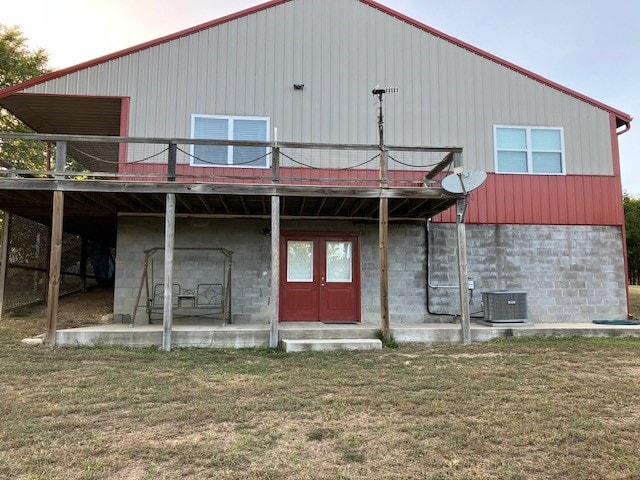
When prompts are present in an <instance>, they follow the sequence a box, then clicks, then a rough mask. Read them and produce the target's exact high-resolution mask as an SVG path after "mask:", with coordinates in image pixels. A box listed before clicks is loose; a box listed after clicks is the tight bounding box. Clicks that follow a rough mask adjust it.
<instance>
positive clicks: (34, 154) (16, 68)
mask: <svg viewBox="0 0 640 480" xmlns="http://www.w3.org/2000/svg"><path fill="white" fill-rule="evenodd" d="M48 59H49V57H48V55H47V53H46V52H45V51H44V50H43V49H41V48H38V49H36V50H31V49H30V48H29V46H28V45H27V39H26V37H25V36H24V35H23V34H22V31H21V30H20V28H19V27H15V26H14V27H6V26H4V25H2V24H0V88H6V87H10V86H12V85H16V84H18V83H21V82H24V81H26V80H29V79H31V78H33V77H37V76H39V75H42V74H44V73H47V72H48V71H50V70H49V68H48V67H47V62H48ZM31 131H32V130H31V129H30V128H29V127H27V126H26V125H25V124H24V123H22V122H21V121H20V120H18V119H17V118H16V117H15V116H13V115H12V114H11V113H10V112H8V111H7V110H5V109H2V108H0V132H14V133H20V132H23V133H24V132H31ZM0 160H4V162H1V163H4V164H11V165H13V166H15V167H16V168H18V169H31V170H41V169H43V168H44V155H43V146H42V144H40V143H35V142H27V141H17V140H11V141H9V140H6V141H1V139H0Z"/></svg>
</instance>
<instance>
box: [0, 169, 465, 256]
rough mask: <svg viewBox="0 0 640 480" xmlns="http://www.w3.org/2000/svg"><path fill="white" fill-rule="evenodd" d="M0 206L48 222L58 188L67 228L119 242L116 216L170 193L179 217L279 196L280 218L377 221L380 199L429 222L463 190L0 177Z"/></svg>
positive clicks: (251, 212)
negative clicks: (457, 192)
mask: <svg viewBox="0 0 640 480" xmlns="http://www.w3.org/2000/svg"><path fill="white" fill-rule="evenodd" d="M0 182H1V183H2V185H1V187H2V188H0V209H2V210H6V211H9V212H11V213H13V214H16V215H20V216H23V217H26V218H29V219H32V220H34V221H37V222H40V223H43V224H46V225H49V224H50V222H51V212H52V204H53V191H54V190H61V191H63V192H64V194H65V196H64V198H65V200H64V202H65V203H64V230H65V231H67V232H69V233H73V234H77V235H84V236H87V237H88V238H94V239H100V240H101V241H103V242H107V243H110V244H112V245H115V240H116V231H117V229H116V226H117V217H118V215H123V214H125V215H141V216H144V215H154V216H155V215H158V216H160V215H164V212H165V205H166V204H165V198H166V197H165V196H166V194H167V193H174V194H175V195H176V214H177V215H178V216H193V217H209V218H231V217H233V218H242V217H245V218H269V217H270V215H271V200H270V199H271V197H272V196H274V195H278V196H279V197H280V198H281V201H280V215H281V218H283V219H289V218H305V219H333V220H351V221H377V219H378V215H379V204H380V202H379V200H380V198H388V199H389V218H390V220H391V221H407V220H424V219H427V218H430V217H432V216H434V215H436V214H438V213H440V212H442V211H444V210H446V209H448V208H449V207H450V206H452V205H454V204H455V202H456V200H457V199H458V198H459V197H461V196H460V195H456V194H452V193H449V192H447V191H445V190H443V189H442V188H440V187H430V188H423V189H417V188H388V189H380V188H373V187H372V188H358V189H351V188H345V187H297V186H289V185H215V184H184V183H175V184H171V183H163V184H151V183H144V184H143V183H138V182H136V183H127V182H114V181H77V180H53V179H35V178H34V179H27V178H20V179H2V180H0Z"/></svg>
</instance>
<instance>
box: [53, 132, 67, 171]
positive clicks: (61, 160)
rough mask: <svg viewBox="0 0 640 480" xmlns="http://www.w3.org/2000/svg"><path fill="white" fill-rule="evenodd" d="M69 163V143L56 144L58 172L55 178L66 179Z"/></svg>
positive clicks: (59, 142)
mask: <svg viewBox="0 0 640 480" xmlns="http://www.w3.org/2000/svg"><path fill="white" fill-rule="evenodd" d="M66 162H67V142H62V141H58V142H56V170H55V178H57V179H60V178H61V179H64V172H65V169H66Z"/></svg>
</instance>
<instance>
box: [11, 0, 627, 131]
mask: <svg viewBox="0 0 640 480" xmlns="http://www.w3.org/2000/svg"><path fill="white" fill-rule="evenodd" d="M289 1H291V0H271V1H269V2H266V3H262V4H260V5H257V6H255V7H250V8H247V9H245V10H241V11H240V12H237V13H234V14H231V15H227V16H225V17H222V18H219V19H216V20H213V21H210V22H207V23H203V24H201V25H197V26H195V27H191V28H188V29H186V30H182V31H180V32H177V33H174V34H171V35H167V36H164V37H161V38H158V39H156V40H151V41H149V42H145V43H142V44H140V45H136V46H134V47H130V48H127V49H124V50H121V51H119V52H115V53H112V54H109V55H105V56H102V57H99V58H97V59H95V60H89V61H87V62H84V63H81V64H79V65H75V66H72V67H68V68H65V69H62V70H59V71H56V72H52V73H48V74H46V75H43V76H41V77H37V78H34V79H31V80H28V81H26V82H23V83H21V84H18V85H14V86H12V87H8V88H5V89H4V90H0V99H1V98H4V97H6V96H7V95H10V94H11V93H14V92H17V91H19V90H24V89H26V88H29V87H32V86H34V85H38V84H40V83H44V82H47V81H49V80H53V79H55V78H59V77H61V76H64V75H68V74H71V73H75V72H77V71H79V70H83V69H85V68H89V67H94V66H96V65H99V64H101V63H105V62H108V61H111V60H115V59H117V58H120V57H124V56H126V55H131V54H132V53H136V52H139V51H141V50H144V49H147V48H151V47H155V46H158V45H161V44H163V43H167V42H170V41H172V40H176V39H178V38H181V37H185V36H188V35H192V34H194V33H198V32H200V31H202V30H206V29H208V28H212V27H216V26H218V25H221V24H223V23H226V22H230V21H232V20H236V19H238V18H241V17H244V16H247V15H251V14H254V13H256V12H259V11H261V10H265V9H268V8H271V7H275V6H278V5H281V4H284V3H287V2H289ZM359 1H360V2H362V3H364V4H365V5H368V6H370V7H372V8H375V9H377V10H380V11H381V12H383V13H386V14H388V15H391V16H393V17H395V18H397V19H398V20H401V21H403V22H406V23H408V24H409V25H412V26H414V27H416V28H419V29H421V30H423V31H425V32H427V33H429V34H431V35H434V36H436V37H439V38H441V39H443V40H445V41H447V42H450V43H452V44H454V45H456V46H458V47H461V48H464V49H465V50H468V51H470V52H472V53H475V54H477V55H479V56H481V57H484V58H486V59H488V60H491V61H493V62H495V63H497V64H499V65H502V66H504V67H506V68H509V69H511V70H513V71H515V72H518V73H520V74H522V75H524V76H526V77H529V78H531V79H533V80H536V81H538V82H540V83H542V84H544V85H547V86H549V87H551V88H555V89H556V90H559V91H561V92H563V93H566V94H568V95H571V96H572V97H575V98H577V99H579V100H582V101H584V102H586V103H589V104H591V105H593V106H595V107H598V108H601V109H603V110H605V111H608V112H610V113H613V114H614V115H616V117H617V118H618V119H620V121H621V122H622V123H623V124H627V125H630V123H631V121H632V120H633V117H631V116H630V115H629V114H627V113H624V112H622V111H620V110H617V109H615V108H613V107H611V106H609V105H606V104H604V103H602V102H599V101H597V100H595V99H593V98H591V97H588V96H586V95H583V94H581V93H579V92H576V91H575V90H571V89H570V88H567V87H565V86H563V85H560V84H559V83H556V82H553V81H551V80H549V79H547V78H544V77H542V76H540V75H538V74H536V73H533V72H531V71H529V70H527V69H525V68H522V67H520V66H518V65H516V64H514V63H511V62H509V61H507V60H504V59H502V58H500V57H497V56H495V55H493V54H491V53H489V52H486V51H484V50H482V49H480V48H477V47H474V46H473V45H471V44H469V43H466V42H463V41H462V40H459V39H457V38H455V37H452V36H451V35H447V34H446V33H444V32H441V31H439V30H437V29H435V28H432V27H429V26H428V25H425V24H424V23H421V22H419V21H417V20H415V19H413V18H410V17H408V16H406V15H404V14H402V13H400V12H397V11H395V10H392V9H391V8H389V7H386V6H384V5H382V4H380V3H378V2H375V1H373V0H359Z"/></svg>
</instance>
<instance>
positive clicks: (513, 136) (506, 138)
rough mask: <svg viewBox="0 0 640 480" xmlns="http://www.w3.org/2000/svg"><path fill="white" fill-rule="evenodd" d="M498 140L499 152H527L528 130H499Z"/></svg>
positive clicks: (497, 132) (497, 131) (497, 133)
mask: <svg viewBox="0 0 640 480" xmlns="http://www.w3.org/2000/svg"><path fill="white" fill-rule="evenodd" d="M496 137H497V138H496V140H497V143H498V145H497V146H498V149H499V150H526V148H527V130H526V129H524V128H497V129H496Z"/></svg>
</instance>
